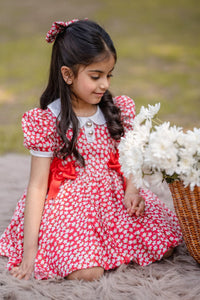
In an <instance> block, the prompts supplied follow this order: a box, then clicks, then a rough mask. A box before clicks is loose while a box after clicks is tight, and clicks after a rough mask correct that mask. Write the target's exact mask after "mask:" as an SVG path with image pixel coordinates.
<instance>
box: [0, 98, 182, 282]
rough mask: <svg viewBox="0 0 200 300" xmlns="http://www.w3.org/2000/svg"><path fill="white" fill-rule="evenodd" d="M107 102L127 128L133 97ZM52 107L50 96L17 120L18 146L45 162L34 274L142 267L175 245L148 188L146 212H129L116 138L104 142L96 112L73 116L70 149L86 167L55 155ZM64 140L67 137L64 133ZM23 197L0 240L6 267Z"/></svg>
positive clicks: (171, 221)
mask: <svg viewBox="0 0 200 300" xmlns="http://www.w3.org/2000/svg"><path fill="white" fill-rule="evenodd" d="M114 101H115V103H116V105H117V106H118V107H120V109H121V116H122V121H123V124H124V127H125V130H126V131H127V130H128V129H131V121H132V120H133V118H134V116H135V111H134V102H133V100H132V99H130V98H129V97H127V96H120V97H116V98H115V99H114ZM59 110H60V100H59V99H57V100H56V101H54V102H53V103H52V104H50V105H49V107H48V108H47V109H46V110H42V109H38V108H36V109H33V110H31V111H29V112H27V113H25V114H24V116H23V119H22V127H23V131H24V144H25V147H27V148H28V149H31V153H32V154H33V155H37V156H51V157H52V164H51V173H50V179H49V191H48V194H47V197H46V201H45V205H44V211H43V216H42V220H41V225H40V231H39V239H38V252H37V256H36V259H35V268H34V274H35V277H36V278H37V279H44V278H53V277H60V276H61V277H65V276H67V275H68V274H69V273H71V272H73V271H75V270H78V269H84V268H90V267H94V266H101V267H103V268H104V269H105V270H108V269H112V268H115V267H118V266H119V265H121V264H123V263H129V262H130V261H133V262H136V263H137V264H140V265H142V266H145V265H148V264H150V263H152V262H154V261H156V260H160V259H161V258H162V256H163V254H164V253H165V252H166V251H167V250H168V249H169V248H170V247H175V246H177V245H179V244H180V243H181V241H182V235H181V230H180V227H179V224H178V220H177V218H176V216H175V215H174V213H173V212H171V211H170V210H169V209H168V208H167V207H166V206H165V205H164V203H162V202H161V201H160V200H159V199H158V198H157V196H156V195H154V194H153V193H152V192H151V191H149V190H143V189H141V191H140V193H141V195H142V196H143V198H144V199H145V201H146V208H145V213H144V215H142V216H139V217H136V216H135V215H133V216H132V217H130V216H129V215H128V213H127V211H126V208H125V207H124V204H123V198H124V189H123V177H122V175H121V173H120V169H119V165H118V161H117V152H116V146H117V145H116V141H114V140H113V139H112V138H111V137H110V134H109V132H108V129H107V125H106V121H105V119H104V116H103V114H102V112H101V110H100V109H99V108H98V111H97V113H96V114H95V115H94V116H92V117H89V118H79V123H80V129H79V136H78V145H77V147H78V150H79V151H80V153H81V154H82V155H83V157H84V159H85V162H86V167H85V168H84V167H81V166H80V164H79V163H78V162H77V161H76V160H75V159H74V157H73V156H69V157H67V159H66V160H61V159H60V158H59V157H57V156H56V153H57V151H58V150H59V149H60V147H61V146H62V141H61V139H60V137H59V136H58V134H57V131H56V117H57V116H58V114H59ZM67 136H68V138H69V139H70V137H71V136H72V129H71V128H69V130H68V132H67ZM25 199H26V192H25V193H24V195H23V196H22V198H21V199H20V200H19V202H18V204H17V208H16V210H15V213H14V216H13V218H12V220H11V222H10V224H9V226H8V227H7V229H6V230H5V232H4V233H3V234H2V236H1V238H0V254H1V255H4V256H8V257H9V261H8V265H7V267H8V269H11V268H12V267H13V266H15V265H17V264H19V263H20V262H21V260H22V255H23V226H24V206H25Z"/></svg>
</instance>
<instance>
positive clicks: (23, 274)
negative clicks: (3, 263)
mask: <svg viewBox="0 0 200 300" xmlns="http://www.w3.org/2000/svg"><path fill="white" fill-rule="evenodd" d="M31 273H32V272H30V271H29V270H24V269H22V268H21V267H20V266H19V267H14V268H12V270H11V271H10V274H11V275H12V276H13V277H15V278H17V279H25V280H28V279H30V277H31Z"/></svg>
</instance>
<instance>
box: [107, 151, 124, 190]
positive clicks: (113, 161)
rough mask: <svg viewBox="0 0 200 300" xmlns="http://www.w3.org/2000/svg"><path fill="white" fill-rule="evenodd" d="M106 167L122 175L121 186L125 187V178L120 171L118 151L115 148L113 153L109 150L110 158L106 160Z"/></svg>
mask: <svg viewBox="0 0 200 300" xmlns="http://www.w3.org/2000/svg"><path fill="white" fill-rule="evenodd" d="M108 167H109V168H111V169H112V170H115V171H117V172H118V173H119V174H120V175H121V176H122V177H123V181H124V183H123V188H124V190H125V189H126V178H125V177H124V176H123V173H122V171H121V165H120V163H119V151H118V150H116V152H115V154H114V153H113V152H111V155H110V160H109V162H108Z"/></svg>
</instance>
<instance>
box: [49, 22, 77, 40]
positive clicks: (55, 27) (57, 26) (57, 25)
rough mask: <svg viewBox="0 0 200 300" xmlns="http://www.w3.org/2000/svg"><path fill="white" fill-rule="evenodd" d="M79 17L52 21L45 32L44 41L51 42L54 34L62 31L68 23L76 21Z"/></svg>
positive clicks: (54, 36) (54, 37)
mask: <svg viewBox="0 0 200 300" xmlns="http://www.w3.org/2000/svg"><path fill="white" fill-rule="evenodd" d="M78 21H79V19H73V20H71V21H69V22H54V23H53V24H52V26H51V29H50V30H49V31H48V32H47V35H46V41H47V43H52V42H54V41H55V39H56V36H57V35H58V34H59V33H60V32H62V31H63V30H64V29H65V28H66V27H68V26H69V25H70V24H72V23H75V22H78Z"/></svg>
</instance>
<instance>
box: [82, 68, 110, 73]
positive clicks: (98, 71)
mask: <svg viewBox="0 0 200 300" xmlns="http://www.w3.org/2000/svg"><path fill="white" fill-rule="evenodd" d="M113 70H114V67H113V68H112V70H110V71H109V72H108V73H110V72H112V71H113ZM88 71H89V72H96V73H101V74H103V73H105V72H104V71H102V70H88Z"/></svg>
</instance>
